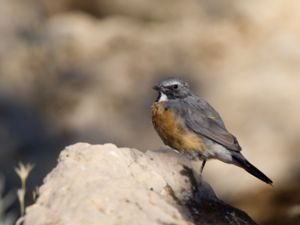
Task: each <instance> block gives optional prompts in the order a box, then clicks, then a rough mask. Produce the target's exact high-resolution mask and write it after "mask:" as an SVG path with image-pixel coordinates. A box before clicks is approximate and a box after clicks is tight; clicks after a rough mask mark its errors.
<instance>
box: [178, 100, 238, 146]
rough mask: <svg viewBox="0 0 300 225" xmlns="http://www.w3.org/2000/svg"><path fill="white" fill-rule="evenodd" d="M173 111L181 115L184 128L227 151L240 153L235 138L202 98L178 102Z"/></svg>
mask: <svg viewBox="0 0 300 225" xmlns="http://www.w3.org/2000/svg"><path fill="white" fill-rule="evenodd" d="M175 111H176V112H177V113H179V114H181V117H182V118H183V119H184V122H185V124H186V126H187V127H188V128H189V129H191V130H192V131H194V132H195V133H197V134H198V135H201V136H204V137H206V138H208V139H210V140H212V141H215V142H217V143H218V144H220V145H223V146H224V147H225V148H227V149H229V150H232V151H241V147H240V145H239V143H238V141H237V139H236V137H235V136H233V135H232V134H230V133H229V132H228V131H227V129H226V128H225V125H224V122H223V120H222V118H221V117H220V115H219V114H218V112H216V110H215V109H214V108H212V107H211V106H210V105H209V104H208V103H207V102H206V101H204V100H203V99H202V98H200V97H197V96H191V97H188V98H186V99H183V100H180V103H179V104H178V103H177V104H176V106H175Z"/></svg>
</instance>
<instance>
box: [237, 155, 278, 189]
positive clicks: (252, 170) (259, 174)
mask: <svg viewBox="0 0 300 225" xmlns="http://www.w3.org/2000/svg"><path fill="white" fill-rule="evenodd" d="M232 159H233V160H234V163H235V164H236V165H237V166H240V167H242V168H243V169H245V170H246V171H247V172H248V173H250V174H252V175H253V176H255V177H257V178H258V179H260V180H262V181H263V182H265V183H267V184H271V185H272V183H273V181H272V180H271V179H270V178H268V177H267V176H266V175H265V174H264V173H263V172H261V171H260V170H259V169H257V168H256V167H255V166H253V165H252V164H251V163H250V162H249V161H248V160H247V159H245V157H244V156H243V155H242V154H241V153H238V152H234V154H232Z"/></svg>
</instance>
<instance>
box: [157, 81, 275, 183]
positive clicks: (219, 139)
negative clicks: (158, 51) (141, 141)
mask: <svg viewBox="0 0 300 225" xmlns="http://www.w3.org/2000/svg"><path fill="white" fill-rule="evenodd" d="M153 89H154V90H156V91H158V97H157V99H156V101H155V102H154V103H153V105H152V122H153V125H154V128H155V130H156V131H157V133H158V135H159V136H160V138H161V139H162V141H163V142H164V143H165V144H166V145H168V146H170V147H171V148H173V149H175V150H177V151H179V152H182V153H186V154H187V155H188V156H189V157H191V158H193V159H201V160H203V163H202V167H201V174H202V172H203V168H204V166H205V163H206V160H208V159H219V160H221V161H223V162H225V163H229V164H233V165H236V166H239V167H241V168H243V169H245V170H246V171H247V172H249V173H250V174H252V175H253V176H255V177H257V178H258V179H260V180H262V181H264V182H265V183H267V184H272V183H273V182H272V180H271V179H270V178H268V177H267V176H266V175H265V174H263V173H262V172H261V171H260V170H259V169H257V168H256V167H255V166H253V165H252V164H251V163H250V162H249V161H248V160H247V159H246V158H245V157H244V156H243V155H242V153H241V147H240V145H239V143H238V141H237V139H236V137H235V136H233V135H232V134H231V133H229V132H228V130H227V129H226V127H225V124H224V122H223V120H222V118H221V117H220V115H219V113H218V112H217V111H216V110H215V109H214V108H213V107H212V106H210V105H209V104H208V103H207V102H206V101H205V100H204V99H203V98H201V97H200V96H197V95H195V94H194V93H193V92H192V91H191V90H190V87H189V84H188V83H187V82H185V81H183V80H180V79H177V78H169V79H165V80H163V81H161V82H160V83H159V84H158V85H155V86H154V87H153Z"/></svg>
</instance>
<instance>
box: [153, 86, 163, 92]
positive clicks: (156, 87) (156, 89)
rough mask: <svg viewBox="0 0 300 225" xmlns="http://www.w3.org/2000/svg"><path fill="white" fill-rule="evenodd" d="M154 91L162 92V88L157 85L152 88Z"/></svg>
mask: <svg viewBox="0 0 300 225" xmlns="http://www.w3.org/2000/svg"><path fill="white" fill-rule="evenodd" d="M152 89H153V90H155V91H160V89H161V88H160V87H159V86H158V85H155V86H153V87H152Z"/></svg>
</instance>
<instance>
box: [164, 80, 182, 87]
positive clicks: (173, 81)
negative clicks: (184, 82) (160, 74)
mask: <svg viewBox="0 0 300 225" xmlns="http://www.w3.org/2000/svg"><path fill="white" fill-rule="evenodd" d="M175 84H177V85H180V84H181V83H180V82H179V81H178V80H170V81H167V82H166V84H165V86H171V85H175Z"/></svg>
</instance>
